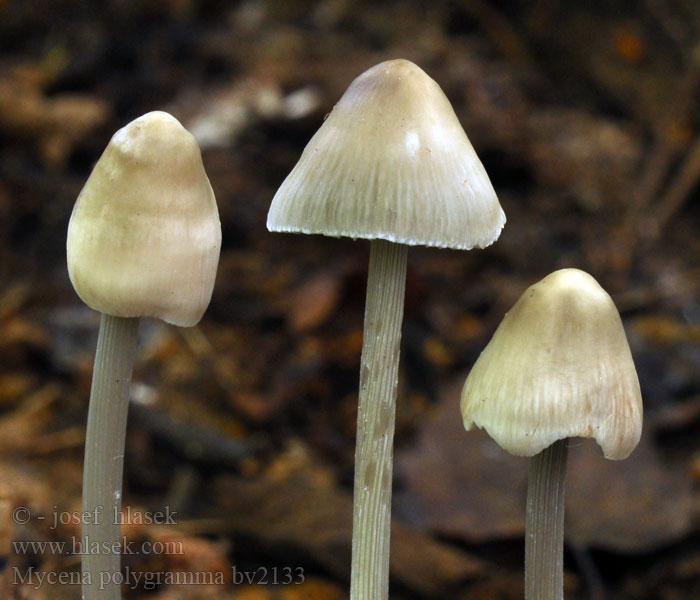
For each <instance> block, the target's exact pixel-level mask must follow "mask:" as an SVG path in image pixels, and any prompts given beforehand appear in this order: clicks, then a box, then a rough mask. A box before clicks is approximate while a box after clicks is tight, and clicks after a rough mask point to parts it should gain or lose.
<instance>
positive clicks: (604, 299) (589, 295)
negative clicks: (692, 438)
mask: <svg viewBox="0 0 700 600" xmlns="http://www.w3.org/2000/svg"><path fill="white" fill-rule="evenodd" d="M461 408H462V416H463V417H464V426H465V427H466V429H471V427H472V425H476V426H477V427H482V428H484V429H485V430H486V431H487V432H488V433H489V435H491V437H492V438H493V439H494V440H496V442H498V444H499V445H500V446H501V447H502V448H504V449H505V450H507V451H508V452H510V453H512V454H516V455H518V456H534V455H535V454H537V453H539V452H541V451H542V450H543V449H545V448H546V447H547V446H549V445H550V444H552V443H554V442H555V441H557V440H560V439H564V438H567V437H592V438H595V440H596V441H597V442H598V444H599V445H600V446H601V448H602V449H603V453H604V454H605V456H606V457H607V458H611V459H622V458H626V457H627V456H628V455H629V454H630V452H632V450H634V448H635V446H636V445H637V443H638V442H639V437H640V435H641V432H642V397H641V393H640V389H639V381H638V379H637V372H636V370H635V368H634V363H633V361H632V355H631V353H630V349H629V345H628V344H627V338H626V336H625V331H624V329H623V327H622V322H621V320H620V315H619V314H618V312H617V309H616V308H615V304H614V303H613V301H612V299H611V298H610V296H609V295H608V294H607V293H606V292H605V290H603V288H601V287H600V285H598V282H597V281H596V280H595V279H593V277H591V276H590V275H588V274H587V273H584V272H583V271H579V270H577V269H562V270H561V271H555V272H554V273H552V274H550V275H548V276H547V277H545V278H544V279H542V280H541V281H539V282H538V283H536V284H535V285H533V286H531V287H529V288H528V289H527V290H526V291H525V293H524V294H523V295H522V296H521V297H520V299H519V300H518V301H517V302H516V304H515V306H513V308H512V309H511V310H510V312H508V314H506V316H505V317H504V319H503V321H502V322H501V324H500V326H499V327H498V329H497V330H496V333H495V334H494V336H493V338H492V339H491V341H490V342H489V344H488V346H486V349H485V350H484V351H483V352H482V353H481V356H480V357H479V359H478V360H477V362H476V364H475V365H474V368H473V369H472V371H471V373H470V374H469V377H468V378H467V382H466V384H465V385H464V390H463V392H462V402H461Z"/></svg>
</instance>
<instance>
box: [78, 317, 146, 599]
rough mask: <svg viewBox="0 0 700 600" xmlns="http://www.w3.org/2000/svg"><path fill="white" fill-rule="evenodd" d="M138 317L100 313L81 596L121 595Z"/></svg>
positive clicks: (89, 430)
mask: <svg viewBox="0 0 700 600" xmlns="http://www.w3.org/2000/svg"><path fill="white" fill-rule="evenodd" d="M138 326H139V319H132V318H122V317H113V316H110V315H107V314H103V315H102V321H101V322H100V333H99V336H98V338H97V350H96V352H95V367H94V370H93V376H92V389H91V390H90V408H89V410H88V423H87V435H86V439H85V463H84V466H83V515H84V518H83V523H82V546H83V548H82V551H83V556H82V569H83V596H82V597H83V600H98V599H99V600H119V598H120V597H121V586H120V578H119V575H120V569H121V552H120V551H119V549H120V547H121V546H120V544H119V542H120V526H119V520H118V519H117V518H115V517H116V516H117V515H119V512H120V510H121V504H122V502H121V498H122V471H123V465H124V437H125V434H126V417H127V411H128V408H129V387H130V384H131V371H132V368H133V365H134V350H135V347H136V333H137V330H138Z"/></svg>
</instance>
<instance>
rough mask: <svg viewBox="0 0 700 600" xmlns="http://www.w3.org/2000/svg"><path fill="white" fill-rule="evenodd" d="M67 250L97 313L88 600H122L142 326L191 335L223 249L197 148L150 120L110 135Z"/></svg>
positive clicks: (166, 119) (175, 125)
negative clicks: (128, 439) (128, 442)
mask: <svg viewBox="0 0 700 600" xmlns="http://www.w3.org/2000/svg"><path fill="white" fill-rule="evenodd" d="M66 246H67V255H68V273H69V275H70V279H71V282H72V283H73V287H74V288H75V291H76V292H77V293H78V295H79V296H80V298H81V299H82V300H83V302H85V304H87V305H88V306H90V307H91V308H93V309H95V310H97V311H99V312H101V313H102V321H101V324H100V332H99V336H98V341H97V351H96V354H95V367H94V373H93V379H92V389H91V392H90V407H89V411H88V424H87V437H86V441H85V465H84V471H83V511H84V514H91V515H96V518H92V517H91V518H90V519H86V521H85V522H84V523H83V527H82V541H83V546H84V549H83V553H84V554H83V582H84V583H83V600H95V599H97V598H100V599H102V600H105V599H106V600H115V599H118V598H119V597H120V586H119V583H120V577H119V571H120V552H119V541H120V537H119V531H120V529H119V523H118V521H117V519H115V517H116V515H117V514H118V513H119V511H120V510H121V493H122V471H123V460H124V436H125V431H126V417H127V410H128V401H129V385H130V381H131V372H132V367H133V361H134V350H135V346H136V332H137V329H138V323H139V317H156V318H159V319H163V320H164V321H167V322H168V323H172V324H174V325H179V326H181V327H191V326H193V325H196V324H197V322H198V321H199V320H200V319H201V317H202V314H203V313H204V311H205V310H206V308H207V306H208V304H209V301H210V299H211V295H212V290H213V286H214V278H215V276H216V268H217V265H218V261H219V250H220V247H221V225H220V223H219V215H218V210H217V207H216V200H215V198H214V193H213V191H212V189H211V186H210V185H209V180H208V179H207V175H206V173H205V172H204V166H203V164H202V157H201V154H200V151H199V146H198V145H197V142H196V141H195V139H194V138H193V137H192V135H190V133H188V132H187V131H186V130H185V129H184V128H183V127H182V125H180V123H179V122H178V121H177V120H176V119H175V118H174V117H172V116H170V115H169V114H167V113H164V112H151V113H148V114H146V115H143V116H142V117H140V118H138V119H136V120H135V121H132V122H131V123H129V124H128V125H127V126H126V127H124V128H122V129H120V130H119V131H117V133H115V134H114V136H113V137H112V139H111V141H110V143H109V145H108V146H107V148H106V150H105V151H104V153H103V154H102V156H101V158H100V159H99V161H98V162H97V164H96V165H95V168H94V169H93V171H92V174H91V175H90V178H89V179H88V180H87V182H86V184H85V187H83V189H82V191H81V192H80V195H79V196H78V199H77V201H76V203H75V206H74V208H73V213H72V215H71V219H70V224H69V226H68V240H67V245H66ZM101 584H106V585H101Z"/></svg>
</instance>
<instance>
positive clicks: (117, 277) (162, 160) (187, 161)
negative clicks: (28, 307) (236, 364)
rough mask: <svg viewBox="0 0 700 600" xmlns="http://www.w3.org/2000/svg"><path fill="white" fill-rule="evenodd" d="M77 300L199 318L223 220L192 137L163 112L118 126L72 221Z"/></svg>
mask: <svg viewBox="0 0 700 600" xmlns="http://www.w3.org/2000/svg"><path fill="white" fill-rule="evenodd" d="M66 246H67V254H68V274H69V275H70V279H71V282H72V283H73V287H74V288H75V291H76V292H77V293H78V295H79V296H80V298H81V299H82V300H83V302H85V304H87V305H88V306H90V307H91V308H94V309H95V310H98V311H100V312H102V313H106V314H109V315H113V316H117V317H145V316H148V317H157V318H159V319H163V320H164V321H167V322H168V323H173V324H175V325H180V326H184V327H189V326H192V325H195V324H196V323H197V322H198V321H199V320H200V319H201V317H202V314H203V313H204V311H205V310H206V308H207V306H208V304H209V301H210V300H211V294H212V290H213V287H214V279H215V277H216V268H217V265H218V262H219V251H220V248H221V224H220V222H219V213H218V210H217V207H216V200H215V198H214V192H213V191H212V189H211V185H209V179H208V178H207V175H206V173H205V172H204V165H203V164H202V156H201V153H200V151H199V146H198V145H197V142H196V141H195V139H194V138H193V137H192V135H191V134H190V133H189V132H188V131H187V130H186V129H185V128H184V127H183V126H182V125H181V124H180V123H179V121H177V119H175V118H174V117H172V116H170V115H169V114H167V113H164V112H150V113H148V114H145V115H143V116H142V117H139V118H138V119H136V120H135V121H132V122H131V123H129V124H128V125H126V127H123V128H122V129H120V130H119V131H117V133H115V134H114V136H113V137H112V139H111V141H110V142H109V145H108V146H107V148H106V150H105V151H104V153H103V154H102V156H101V157H100V160H99V161H98V162H97V164H96V165H95V168H94V169H93V171H92V174H91V175H90V178H89V179H88V180H87V182H86V184H85V187H83V189H82V191H81V192H80V195H79V196H78V200H77V201H76V203H75V206H74V208H73V214H72V215H71V219H70V224H69V225H68V241H67V244H66Z"/></svg>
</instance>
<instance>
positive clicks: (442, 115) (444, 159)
mask: <svg viewBox="0 0 700 600" xmlns="http://www.w3.org/2000/svg"><path fill="white" fill-rule="evenodd" d="M505 221H506V218H505V215H504V213H503V210H502V209H501V206H500V204H499V203H498V199H497V198H496V193H495V192H494V190H493V186H492V185H491V182H490V181H489V178H488V175H486V171H485V170H484V167H483V165H482V164H481V161H480V160H479V158H478V157H477V155H476V152H474V148H472V145H471V143H470V142H469V139H468V138H467V136H466V134H465V133H464V130H463V129H462V126H461V125H460V124H459V120H458V119H457V116H456V115H455V113H454V110H452V106H451V105H450V102H449V100H447V98H446V97H445V94H444V93H443V92H442V90H441V89H440V86H438V84H437V83H435V82H434V81H433V80H432V79H431V78H430V77H428V75H426V74H425V72H423V71H422V70H421V69H420V68H419V67H418V66H416V65H414V64H413V63H411V62H409V61H407V60H390V61H387V62H383V63H380V64H378V65H376V66H375V67H372V68H371V69H369V70H368V71H365V72H364V73H362V75H360V76H359V77H357V79H355V80H354V81H353V82H352V84H351V85H350V87H349V88H348V89H347V91H346V92H345V94H344V95H343V97H342V98H341V99H340V101H339V102H338V104H336V105H335V107H334V108H333V111H332V112H331V113H330V115H329V116H328V118H327V119H326V121H325V122H324V123H323V125H322V126H321V128H320V129H319V130H318V131H317V132H316V135H314V137H313V138H312V139H311V141H310V142H309V143H308V145H307V146H306V148H305V149H304V153H303V154H302V155H301V159H300V160H299V162H298V163H297V165H296V166H295V167H294V169H293V170H292V172H291V173H290V174H289V176H288V177H287V179H286V180H285V181H284V183H283V184H282V186H281V187H280V189H279V190H278V191H277V194H275V197H274V199H273V200H272V205H271V207H270V212H269V214H268V217H267V228H268V229H269V230H270V231H288V232H297V233H321V234H323V235H329V236H335V237H338V236H346V237H351V238H369V239H374V238H380V239H385V240H389V241H392V242H399V243H403V244H410V245H425V246H438V247H441V248H461V249H469V248H473V247H475V246H477V247H484V246H488V245H489V244H491V243H493V242H494V241H495V240H496V239H497V238H498V236H499V235H500V232H501V229H502V228H503V225H504V223H505Z"/></svg>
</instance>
